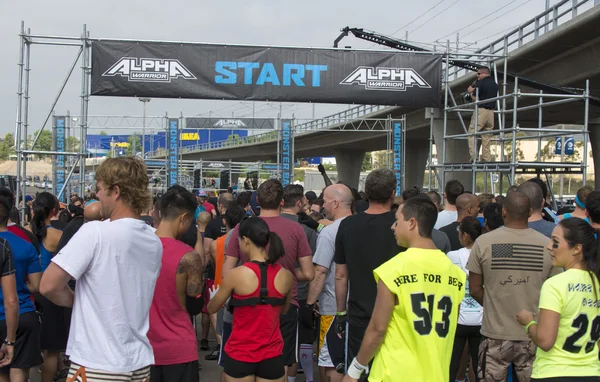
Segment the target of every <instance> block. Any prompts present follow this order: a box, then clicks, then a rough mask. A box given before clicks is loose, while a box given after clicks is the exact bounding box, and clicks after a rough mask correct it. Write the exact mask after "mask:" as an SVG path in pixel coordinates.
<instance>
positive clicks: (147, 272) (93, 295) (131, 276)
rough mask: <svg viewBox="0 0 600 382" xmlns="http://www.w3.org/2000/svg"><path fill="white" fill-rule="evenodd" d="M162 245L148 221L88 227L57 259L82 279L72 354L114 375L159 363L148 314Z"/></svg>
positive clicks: (75, 359) (126, 220)
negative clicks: (149, 330)
mask: <svg viewBox="0 0 600 382" xmlns="http://www.w3.org/2000/svg"><path fill="white" fill-rule="evenodd" d="M161 259H162V244H161V242H160V239H159V238H158V237H157V236H156V235H155V234H154V232H153V231H152V227H150V226H148V225H147V224H146V223H145V222H144V221H142V220H138V219H130V218H124V219H118V220H115V221H104V222H89V223H85V224H84V225H83V226H82V227H81V228H80V229H79V231H78V232H77V233H76V234H75V236H73V238H72V239H71V240H70V241H69V243H68V244H67V245H66V246H65V247H64V248H63V249H62V250H61V251H60V252H59V253H58V254H57V255H56V256H55V257H54V258H53V259H52V261H53V262H54V263H56V264H57V265H58V266H59V267H61V268H62V269H64V270H65V271H66V272H67V273H69V274H70V275H71V276H72V277H73V278H74V279H76V280H77V287H76V289H75V301H74V303H73V315H72V318H71V331H70V334H69V342H68V344H67V354H68V355H69V356H70V359H71V361H73V362H75V363H77V364H80V365H82V366H87V367H89V368H93V369H99V370H103V371H108V372H113V373H123V372H130V371H134V370H138V369H141V368H143V367H146V366H148V365H152V364H153V363H154V353H153V351H152V346H151V345H150V342H149V341H148V337H147V336H146V334H147V333H148V328H149V326H150V323H149V311H150V304H151V303H152V296H153V295H154V286H155V285H156V279H157V277H158V274H159V272H160V267H161Z"/></svg>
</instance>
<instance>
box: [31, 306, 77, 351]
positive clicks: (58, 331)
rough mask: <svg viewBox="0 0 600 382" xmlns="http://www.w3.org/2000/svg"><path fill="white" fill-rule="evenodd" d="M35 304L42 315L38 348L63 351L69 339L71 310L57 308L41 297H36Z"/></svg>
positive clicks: (61, 307)
mask: <svg viewBox="0 0 600 382" xmlns="http://www.w3.org/2000/svg"><path fill="white" fill-rule="evenodd" d="M36 303H37V304H38V306H39V307H40V310H41V314H42V324H41V326H40V332H41V334H40V346H41V348H42V350H49V351H63V350H65V349H66V348H67V340H68V339H69V326H70V325H71V312H72V310H71V309H70V308H65V307H63V306H58V305H56V304H54V303H52V301H50V300H48V299H47V298H46V297H44V296H42V295H40V296H37V297H36Z"/></svg>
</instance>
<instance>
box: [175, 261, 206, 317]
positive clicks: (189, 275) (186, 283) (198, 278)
mask: <svg viewBox="0 0 600 382" xmlns="http://www.w3.org/2000/svg"><path fill="white" fill-rule="evenodd" d="M203 263H204V262H203V259H202V257H201V256H200V255H199V254H198V252H196V251H192V252H188V253H186V254H185V255H184V256H183V257H182V258H181V260H180V261H179V265H178V266H177V277H176V280H177V297H178V298H179V303H180V304H181V306H182V307H183V308H184V309H186V310H187V311H188V312H190V313H193V312H194V311H196V309H195V305H200V310H201V309H202V305H203V304H202V298H199V297H201V296H202V288H203V286H204V280H203V279H202V270H203V268H204V264H203Z"/></svg>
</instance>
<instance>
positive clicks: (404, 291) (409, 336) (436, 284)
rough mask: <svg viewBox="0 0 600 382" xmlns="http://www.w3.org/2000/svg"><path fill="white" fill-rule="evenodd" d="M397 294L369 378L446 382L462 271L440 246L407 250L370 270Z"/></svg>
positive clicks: (461, 294) (463, 279)
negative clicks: (434, 248)
mask: <svg viewBox="0 0 600 382" xmlns="http://www.w3.org/2000/svg"><path fill="white" fill-rule="evenodd" d="M373 272H374V274H375V280H377V281H378V280H382V281H383V282H384V283H385V285H386V286H387V287H388V288H389V290H390V291H391V292H392V293H393V294H395V295H396V296H397V297H398V305H396V307H395V308H394V311H393V313H392V318H391V320H390V323H389V325H388V329H387V333H386V336H385V340H384V341H383V344H382V345H381V347H380V349H379V351H378V352H377V354H376V355H375V360H374V361H373V369H372V370H371V373H370V375H369V381H374V382H388V381H389V382H391V381H400V380H403V379H404V378H407V380H411V381H415V382H418V381H427V382H438V381H439V382H442V381H444V382H445V381H447V380H448V378H449V373H450V370H449V369H450V358H451V356H452V347H453V344H454V335H455V334H456V324H457V319H458V308H459V306H460V302H461V301H462V299H463V297H464V295H465V285H466V274H465V272H463V271H462V270H461V269H460V268H459V267H457V266H456V265H454V264H452V261H450V259H449V258H448V257H447V256H446V255H445V254H444V253H443V252H442V251H440V250H437V249H436V250H431V249H419V248H410V249H408V250H407V251H405V252H403V253H400V254H398V255H396V256H395V257H394V258H392V259H391V260H389V261H387V262H386V263H384V264H382V265H381V266H380V267H379V268H377V269H375V270H374V271H373Z"/></svg>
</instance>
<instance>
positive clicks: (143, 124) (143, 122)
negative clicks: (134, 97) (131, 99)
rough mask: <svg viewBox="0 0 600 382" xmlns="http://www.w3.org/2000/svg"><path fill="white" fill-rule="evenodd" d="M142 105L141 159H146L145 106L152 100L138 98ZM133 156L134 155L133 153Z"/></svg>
mask: <svg viewBox="0 0 600 382" xmlns="http://www.w3.org/2000/svg"><path fill="white" fill-rule="evenodd" d="M138 100H139V101H140V102H142V103H143V104H144V117H143V118H142V158H144V159H145V158H146V145H145V142H146V104H147V103H148V102H150V101H152V98H138ZM133 155H135V153H133Z"/></svg>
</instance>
